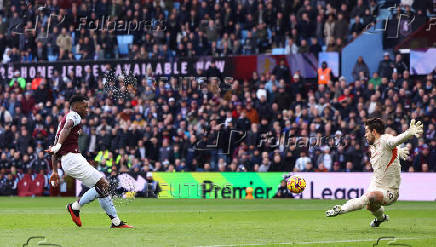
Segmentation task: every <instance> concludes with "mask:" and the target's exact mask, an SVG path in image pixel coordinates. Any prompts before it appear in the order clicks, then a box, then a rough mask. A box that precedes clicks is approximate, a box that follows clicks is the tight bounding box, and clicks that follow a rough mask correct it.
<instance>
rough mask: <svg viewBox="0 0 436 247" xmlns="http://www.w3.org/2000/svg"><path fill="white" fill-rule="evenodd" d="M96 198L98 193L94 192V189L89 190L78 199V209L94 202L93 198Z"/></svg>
mask: <svg viewBox="0 0 436 247" xmlns="http://www.w3.org/2000/svg"><path fill="white" fill-rule="evenodd" d="M97 197H98V192H97V191H96V190H95V187H92V188H91V189H89V190H88V191H86V192H85V193H84V194H83V196H82V198H80V200H79V205H80V207H81V206H83V205H85V204H88V203H90V202H92V201H94V200H95V198H97ZM73 205H74V204H73ZM73 209H74V208H73Z"/></svg>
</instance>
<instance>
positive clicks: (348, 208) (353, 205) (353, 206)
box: [341, 195, 369, 213]
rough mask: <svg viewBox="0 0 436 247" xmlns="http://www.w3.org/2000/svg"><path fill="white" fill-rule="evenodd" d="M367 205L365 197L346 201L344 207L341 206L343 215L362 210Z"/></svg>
mask: <svg viewBox="0 0 436 247" xmlns="http://www.w3.org/2000/svg"><path fill="white" fill-rule="evenodd" d="M368 203H369V200H368V197H366V196H365V195H363V196H361V197H359V198H354V199H351V200H348V201H347V202H346V203H345V204H344V205H342V206H341V209H342V211H343V213H348V212H352V211H355V210H360V209H362V208H364V207H365V206H366V205H367V204H368Z"/></svg>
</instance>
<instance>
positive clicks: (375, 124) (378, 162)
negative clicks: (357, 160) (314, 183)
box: [326, 118, 424, 227]
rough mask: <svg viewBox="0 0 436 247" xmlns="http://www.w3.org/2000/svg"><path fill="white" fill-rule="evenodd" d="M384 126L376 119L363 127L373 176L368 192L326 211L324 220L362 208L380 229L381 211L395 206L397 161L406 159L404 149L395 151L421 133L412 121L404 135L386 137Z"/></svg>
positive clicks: (398, 175) (382, 218)
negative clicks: (371, 216)
mask: <svg viewBox="0 0 436 247" xmlns="http://www.w3.org/2000/svg"><path fill="white" fill-rule="evenodd" d="M384 132H385V125H384V123H383V121H382V120H381V119H379V118H372V119H369V120H368V121H367V122H366V123H365V138H366V140H367V141H368V143H369V145H370V151H371V158H370V163H371V166H372V169H373V170H374V173H373V175H372V178H371V182H370V185H369V188H368V191H367V192H366V193H365V194H364V195H363V196H361V197H359V198H354V199H351V200H349V201H347V203H345V204H344V205H336V206H334V207H333V209H330V210H327V211H326V216H327V217H332V216H336V215H340V214H345V213H348V212H352V211H355V210H360V209H362V208H364V207H365V206H366V207H367V209H368V210H369V211H371V213H372V214H373V215H374V216H375V217H376V218H375V219H374V220H373V221H372V222H371V224H370V226H371V227H379V226H380V224H381V223H382V222H384V221H388V220H389V216H388V215H386V214H385V213H384V207H383V206H387V205H391V204H392V203H394V202H396V201H397V199H398V197H399V195H400V194H399V188H400V182H401V176H400V174H401V165H400V160H399V159H400V158H401V159H406V158H407V155H408V152H409V151H408V149H407V147H404V148H400V147H398V146H399V145H401V144H402V143H404V142H405V141H407V140H409V139H410V138H412V137H413V136H416V137H420V136H421V135H422V133H423V132H424V128H423V125H422V123H421V122H419V121H418V122H415V119H412V120H411V122H410V127H409V129H408V130H406V131H405V132H404V133H402V134H400V135H397V136H393V135H388V134H385V133H384Z"/></svg>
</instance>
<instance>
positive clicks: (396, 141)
mask: <svg viewBox="0 0 436 247" xmlns="http://www.w3.org/2000/svg"><path fill="white" fill-rule="evenodd" d="M423 133H424V126H423V125H422V123H421V122H420V121H418V122H416V121H415V119H412V120H411V121H410V126H409V129H407V130H406V131H404V132H403V133H402V134H400V135H397V136H393V137H391V138H388V140H387V145H388V146H389V147H390V148H392V149H393V148H395V147H396V146H398V145H400V144H402V143H404V142H405V141H407V140H409V139H410V138H411V137H413V136H416V137H420V136H421V135H422V134H423Z"/></svg>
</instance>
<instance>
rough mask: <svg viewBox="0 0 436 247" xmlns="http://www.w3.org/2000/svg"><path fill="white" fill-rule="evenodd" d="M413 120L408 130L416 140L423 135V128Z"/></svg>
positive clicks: (419, 122)
mask: <svg viewBox="0 0 436 247" xmlns="http://www.w3.org/2000/svg"><path fill="white" fill-rule="evenodd" d="M415 121H416V120H415V119H412V120H411V121H410V127H409V129H408V131H409V133H410V135H414V136H416V137H417V138H419V137H421V135H422V134H423V133H424V126H423V124H422V123H421V121H418V122H415Z"/></svg>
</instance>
